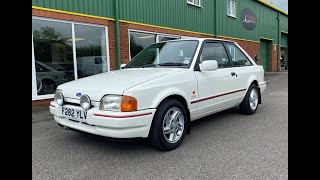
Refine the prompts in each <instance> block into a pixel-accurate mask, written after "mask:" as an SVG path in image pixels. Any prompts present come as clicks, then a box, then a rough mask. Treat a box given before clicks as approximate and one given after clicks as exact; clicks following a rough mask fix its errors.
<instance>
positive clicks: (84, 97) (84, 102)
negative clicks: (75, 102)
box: [80, 94, 91, 111]
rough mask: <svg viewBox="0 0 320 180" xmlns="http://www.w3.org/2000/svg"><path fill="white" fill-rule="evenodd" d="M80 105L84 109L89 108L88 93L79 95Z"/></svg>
mask: <svg viewBox="0 0 320 180" xmlns="http://www.w3.org/2000/svg"><path fill="white" fill-rule="evenodd" d="M80 106H81V107H82V108H83V109H84V110H86V111H87V110H88V109H90V107H91V100H90V98H89V96H88V95H86V94H84V95H82V96H81V97H80Z"/></svg>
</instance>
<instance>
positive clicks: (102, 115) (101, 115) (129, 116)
mask: <svg viewBox="0 0 320 180" xmlns="http://www.w3.org/2000/svg"><path fill="white" fill-rule="evenodd" d="M150 114H152V112H149V113H144V114H135V115H128V116H111V115H104V114H93V115H94V116H100V117H109V118H131V117H139V116H146V115H150Z"/></svg>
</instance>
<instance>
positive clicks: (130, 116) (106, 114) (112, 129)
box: [50, 101, 156, 138]
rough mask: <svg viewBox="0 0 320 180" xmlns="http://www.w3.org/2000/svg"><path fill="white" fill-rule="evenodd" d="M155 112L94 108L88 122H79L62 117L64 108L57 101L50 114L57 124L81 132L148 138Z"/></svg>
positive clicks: (89, 114) (52, 103)
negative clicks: (115, 110)
mask: <svg viewBox="0 0 320 180" xmlns="http://www.w3.org/2000/svg"><path fill="white" fill-rule="evenodd" d="M64 107H70V108H73V109H82V108H81V107H79V106H74V105H64ZM155 111H156V109H148V110H142V111H135V112H110V111H101V110H100V109H99V108H98V107H93V108H91V109H89V110H88V111H87V119H86V121H79V122H77V121H74V120H70V119H69V118H68V117H65V116H64V115H62V106H59V105H58V104H57V103H56V102H55V101H52V102H51V103H50V113H52V114H53V115H54V120H55V121H56V122H57V123H59V124H61V125H63V126H66V127H69V128H73V129H76V130H79V131H84V132H87V133H91V134H96V135H100V136H106V137H112V138H136V137H148V134H149V130H150V127H151V123H152V119H153V116H154V114H155Z"/></svg>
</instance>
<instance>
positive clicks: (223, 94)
mask: <svg viewBox="0 0 320 180" xmlns="http://www.w3.org/2000/svg"><path fill="white" fill-rule="evenodd" d="M245 90H247V89H239V90H236V91H230V92H226V93H222V94H218V95H215V96H210V97H206V98H203V99H199V100H196V101H191V104H193V103H198V102H201V101H206V100H209V99H213V98H217V97H221V96H225V95H228V94H233V93H237V92H241V91H245Z"/></svg>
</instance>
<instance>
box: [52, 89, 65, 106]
mask: <svg viewBox="0 0 320 180" xmlns="http://www.w3.org/2000/svg"><path fill="white" fill-rule="evenodd" d="M54 101H56V102H57V103H58V104H59V105H60V106H62V105H63V103H64V97H63V95H62V93H61V91H60V90H56V93H55V94H54Z"/></svg>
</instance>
